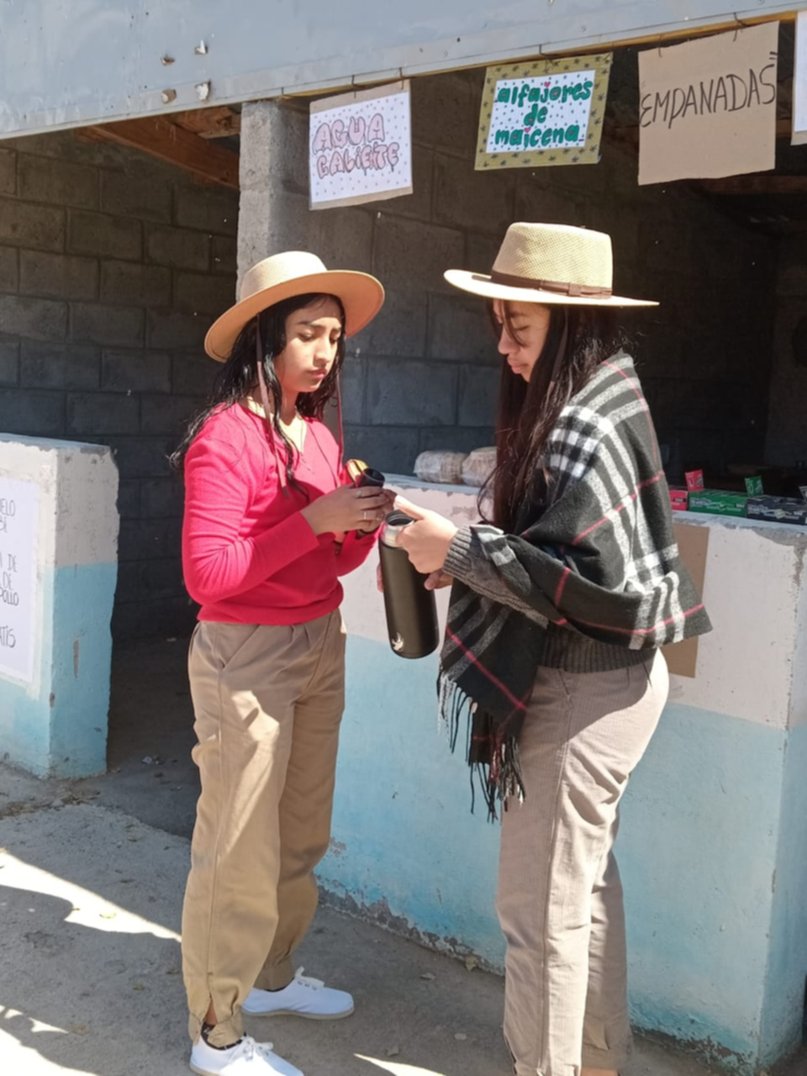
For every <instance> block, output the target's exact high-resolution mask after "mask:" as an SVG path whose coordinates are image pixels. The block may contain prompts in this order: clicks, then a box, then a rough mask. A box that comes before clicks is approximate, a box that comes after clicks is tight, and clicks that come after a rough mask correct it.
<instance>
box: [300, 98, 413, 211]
mask: <svg viewBox="0 0 807 1076" xmlns="http://www.w3.org/2000/svg"><path fill="white" fill-rule="evenodd" d="M411 132H412V127H411V121H410V107H409V83H408V82H406V81H405V82H396V83H395V84H394V85H392V86H382V87H381V88H379V89H374V90H360V91H358V92H356V93H344V94H340V95H339V96H338V97H326V98H324V99H323V100H322V101H315V102H314V103H313V104H312V105H311V113H310V120H309V134H308V150H309V153H308V168H309V175H310V179H311V208H312V209H328V208H330V207H332V206H338V205H360V204H361V203H363V202H375V201H378V200H379V199H381V198H393V197H395V196H396V195H399V194H411V193H412V133H411Z"/></svg>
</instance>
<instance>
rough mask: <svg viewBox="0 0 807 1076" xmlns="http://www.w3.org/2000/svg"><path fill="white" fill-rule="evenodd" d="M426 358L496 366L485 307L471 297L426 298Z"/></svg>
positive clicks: (438, 296)
mask: <svg viewBox="0 0 807 1076" xmlns="http://www.w3.org/2000/svg"><path fill="white" fill-rule="evenodd" d="M429 355H430V356H431V357H432V358H435V359H461V360H463V361H464V362H470V361H478V362H487V363H495V364H496V365H498V363H499V361H500V356H499V354H498V352H497V350H496V337H495V335H494V332H493V329H492V327H491V324H490V318H489V316H488V311H487V304H486V303H485V302H483V301H482V300H481V299H476V298H475V297H473V296H471V297H465V296H463V295H462V294H461V293H460V292H457V293H456V295H430V296H429Z"/></svg>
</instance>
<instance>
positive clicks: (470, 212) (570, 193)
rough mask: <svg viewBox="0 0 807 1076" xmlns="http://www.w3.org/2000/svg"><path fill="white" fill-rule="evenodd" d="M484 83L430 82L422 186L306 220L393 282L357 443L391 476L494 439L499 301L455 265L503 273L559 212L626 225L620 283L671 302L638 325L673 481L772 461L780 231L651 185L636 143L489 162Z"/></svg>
mask: <svg viewBox="0 0 807 1076" xmlns="http://www.w3.org/2000/svg"><path fill="white" fill-rule="evenodd" d="M633 70H634V68H633V66H632V63H631V60H630V58H629V55H628V54H623V56H622V58H621V60H619V61H618V62H617V64H616V66H615V70H614V75H613V83H612V91H611V97H612V105H611V106H609V112H610V114H609V119H610V120H611V121H612V122H619V121H620V116H619V114H618V112H619V109H620V107H621V108H622V109H625V108H626V101H629V99H630V94H631V93H632V92H633V87H632V83H631V79H632V72H633ZM482 77H483V76H482V73H481V72H467V73H463V74H459V73H457V74H450V75H440V76H433V77H430V78H426V79H421V80H417V81H415V82H414V83H413V86H412V101H413V132H414V136H413V137H414V185H415V193H414V194H412V195H409V196H406V197H403V198H395V199H391V200H389V201H388V202H378V203H374V204H373V205H370V206H368V207H366V208H364V207H360V208H351V209H335V210H323V211H318V212H316V213H308V214H307V218H306V219H307V220H308V222H309V223H308V233H307V234H308V237H309V241H310V242H311V244H312V247H313V249H315V250H321V251H322V252H323V255H324V256H325V257H326V258H327V259H329V264H331V263H335V261H337V260H341V261H343V262H345V263H346V264H349V265H351V266H355V267H357V268H365V269H367V270H369V271H372V272H375V273H376V274H377V275H378V276H379V277H380V278H381V279H382V281H383V282H384V284H385V286H386V288H387V291H388V299H387V303H386V305H385V307H384V309H383V310H382V312H381V314H380V315H379V317H378V318H377V319H376V321H375V322H374V323H373V325H372V326H371V327H370V328H369V329H368V330H367V331H365V333H363V334H362V335H361V336H359V337H357V338H356V340H355V344H354V347H353V351H354V355H353V359H352V361H351V362H350V363H349V364H348V368H347V375H346V385H347V393H346V404H347V406H346V411H345V417H346V421H347V431H348V437H347V447H348V449H349V450H350V451H351V452H353V453H356V454H360V455H363V456H365V457H366V458H369V461H370V462H372V463H374V464H375V465H376V466H379V467H380V468H381V469H385V468H386V469H388V470H392V471H396V470H397V471H403V472H406V473H409V472H411V470H412V466H413V463H414V460H415V457H416V454H417V452H418V451H422V450H423V449H426V448H436V447H442V448H456V449H461V450H467V449H470V448H472V447H477V446H479V445H482V444H487V443H490V442H491V437H492V430H491V426H492V423H493V421H494V412H495V398H496V392H497V385H498V377H499V366H500V362H499V359H498V356H497V353H496V345H495V341H494V339H493V336H492V333H491V331H490V326H489V324H488V321H487V316H486V313H485V309H484V304H483V303H482V302H481V301H480V300H476V299H474V298H473V297H471V296H467V297H466V296H463V295H462V293H460V292H458V291H456V289H453V288H450V287H449V286H448V285H446V284H445V282H444V281H443V278H442V272H443V270H444V269H446V268H448V267H457V268H468V269H474V270H481V271H488V270H489V269H490V267H491V265H492V262H493V259H494V257H495V253H496V249H497V247H498V244H499V241H500V239H501V236H502V235H503V233H504V231H505V229H506V227H507V224H508V223H509V222H511V221H513V220H543V221H557V222H566V223H572V224H580V225H586V226H587V227H591V228H598V229H602V230H603V231H607V232H609V233H610V234H611V235H612V237H613V243H614V251H615V263H616V270H615V288H616V290H617V291H621V292H622V294H626V295H633V296H637V297H641V298H653V299H658V300H660V301H661V306H660V307H659V308H658V310H654V309H650V310H641V311H634V312H630V313H627V314H626V315H625V317H624V324H625V327H626V329H627V331H628V333H629V334H630V335H631V336H632V337H633V340H634V348H633V350H634V352H635V356H636V358H637V361H638V363H639V369H640V373H641V376H642V379H643V381H644V384H645V388H646V391H647V394H648V398H649V399H650V402H651V406H652V408H653V413H654V416H655V418H656V423H657V426H658V430H659V436H660V439H661V440H662V441H663V442H665V443H666V444H667V446H668V448H669V465H670V471H671V473H672V475H673V477H677V476H678V475H679V474H680V472H681V470H682V469H683V467H685V466H688V465H693V466H695V465H697V466H704V467H706V469H707V470H711V471H714V470H720V469H721V468H723V467H724V466H725V464H726V463H730V462H733V461H734V462H740V461H745V460H746V459H748V458H751V457H754V456H756V457H757V458H758V457H759V454H760V453H761V452H762V448H763V443H764V433H765V420H766V411H767V394H768V379H769V373H770V368H771V353H772V352H771V333H772V324H773V315H774V306H775V295H774V291H773V278H774V266H775V254H776V248H775V243H774V241H773V240H772V239H770V238H769V237H767V236H765V235H761V234H758V233H756V232H754V231H751V230H749V229H746V228H743V227H741V226H739V225H738V224H737V223H735V222H734V221H733V220H732V219H730V218H729V217H727V216H726V215H724V214H723V212H722V210H721V207H720V204H719V203H716V202H711V201H707V200H706V199H705V198H704V197H703V196H702V195H700V194H698V193H697V191H696V190H694V189H692V188H690V187H689V185H687V184H683V183H678V184H670V185H669V186H662V185H655V186H652V187H637V184H636V155H635V152H634V151H632V150H629V149H625V148H624V146H622V145H620V144H616V143H614V142H610V141H606V142H605V143H604V145H603V153H602V161H601V162H600V164H598V165H594V166H581V167H574V166H564V167H552V168H539V169H534V170H530V169H504V170H501V171H499V172H495V173H490V172H475V171H474V170H473V151H474V131H475V129H476V123H477V120H478V114H479V102H480V97H481V89H482ZM256 107H257V106H256ZM627 114H628V115H629V114H630V109H629V108H627ZM294 121H295V120H294V117H292V118H291V119H290V122H291V123H294ZM303 122H304V121H303V118H302V117H298V118H297V123H298V124H303ZM288 159H290V160H293V159H294V154H293V153H292V154H291V155H290V157H289V158H288ZM286 180H287V182H286V188H285V198H286V202H285V203H284V206H283V213H284V219H288V220H291V219H298V220H299V219H302V218H301V217H300V213H302V212H303V211H304V208H300V207H304V205H305V195H304V194H302V193H299V192H295V190H294V187H293V184H292V183H291V182H290V181H289V179H288V177H286ZM242 197H243V196H242ZM248 197H249V195H247V198H248ZM248 204H249V203H248ZM295 207H297V213H295ZM242 212H243V202H242ZM312 222H313V223H312ZM287 238H288V237H287ZM242 242H243V239H242ZM251 252H252V254H253V255H255V256H260V252H259V251H257V250H255V249H254V248H253V249H252V251H251ZM243 255H244V251H243V250H241V251H240V261H241V263H242V265H243V261H244V258H243Z"/></svg>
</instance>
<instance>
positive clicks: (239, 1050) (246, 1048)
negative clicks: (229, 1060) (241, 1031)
mask: <svg viewBox="0 0 807 1076" xmlns="http://www.w3.org/2000/svg"><path fill="white" fill-rule="evenodd" d="M273 1049H274V1043H271V1042H256V1041H255V1040H254V1039H253V1037H252V1036H251V1035H244V1037H243V1039H241V1041H240V1042H239V1043H237V1044H236V1045H235V1046H234V1047H233V1053H232V1057H233V1059H235V1058H239V1057H243V1058H244V1060H245V1061H251V1060H252V1058H253V1057H255V1055H256V1054H257V1055H259V1056H260V1055H261V1054H263V1053H264V1051H266V1050H273Z"/></svg>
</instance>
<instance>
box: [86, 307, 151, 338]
mask: <svg viewBox="0 0 807 1076" xmlns="http://www.w3.org/2000/svg"><path fill="white" fill-rule="evenodd" d="M71 326H72V328H71V335H72V338H73V339H74V340H81V341H86V342H87V343H91V344H109V345H110V346H112V347H115V346H116V345H117V346H120V347H137V345H138V344H142V343H143V311H142V310H139V309H138V308H137V307H136V306H112V305H106V304H103V305H102V304H100V303H72V304H71Z"/></svg>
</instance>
